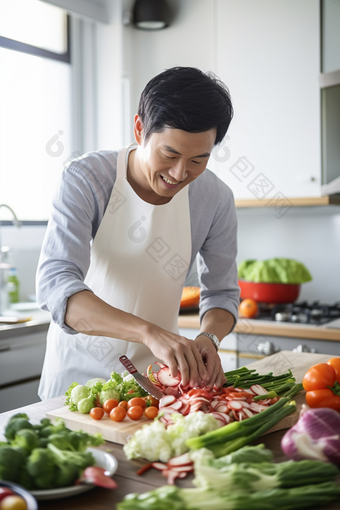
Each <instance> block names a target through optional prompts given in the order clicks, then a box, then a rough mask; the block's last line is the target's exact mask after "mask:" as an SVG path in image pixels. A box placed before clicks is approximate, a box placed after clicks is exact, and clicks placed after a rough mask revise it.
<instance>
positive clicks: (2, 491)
mask: <svg viewBox="0 0 340 510" xmlns="http://www.w3.org/2000/svg"><path fill="white" fill-rule="evenodd" d="M7 496H15V492H13V491H11V489H7V487H0V501H2V500H3V499H4V498H7Z"/></svg>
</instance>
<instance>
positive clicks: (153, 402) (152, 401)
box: [145, 395, 159, 407]
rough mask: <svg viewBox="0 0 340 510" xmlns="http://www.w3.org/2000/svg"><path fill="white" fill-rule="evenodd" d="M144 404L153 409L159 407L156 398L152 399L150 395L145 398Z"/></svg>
mask: <svg viewBox="0 0 340 510" xmlns="http://www.w3.org/2000/svg"><path fill="white" fill-rule="evenodd" d="M145 402H146V403H148V402H150V406H153V407H158V406H159V400H157V398H155V397H153V396H152V395H148V396H147V397H145Z"/></svg>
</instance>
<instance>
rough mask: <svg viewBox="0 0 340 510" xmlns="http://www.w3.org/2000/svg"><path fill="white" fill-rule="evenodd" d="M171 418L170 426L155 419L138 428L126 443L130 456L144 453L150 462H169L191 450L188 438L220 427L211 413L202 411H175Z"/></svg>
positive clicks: (125, 447) (127, 453) (144, 456)
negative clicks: (187, 444) (171, 423)
mask: <svg viewBox="0 0 340 510" xmlns="http://www.w3.org/2000/svg"><path fill="white" fill-rule="evenodd" d="M172 419H173V421H174V424H173V425H169V427H168V428H167V429H166V428H165V426H164V425H163V424H162V423H161V422H160V421H159V420H155V421H154V422H152V423H151V425H144V426H143V427H142V429H140V430H137V432H135V434H134V435H133V436H132V437H131V439H130V440H129V441H128V442H127V444H126V445H124V447H123V448H124V452H125V454H126V456H127V458H128V459H137V458H139V457H143V458H144V459H147V460H149V461H150V462H154V461H156V460H160V461H162V462H168V460H169V459H171V458H172V457H175V456H177V455H181V454H182V453H185V452H187V451H189V448H188V447H187V446H186V444H185V442H186V440H187V439H189V438H191V437H197V436H199V435H201V434H205V433H207V432H211V431H212V430H216V429H218V428H219V427H220V425H219V422H218V421H217V420H216V419H215V418H214V417H213V416H212V415H211V414H205V413H203V412H202V411H198V412H197V413H192V414H189V415H187V416H183V415H181V414H180V413H177V414H173V415H172Z"/></svg>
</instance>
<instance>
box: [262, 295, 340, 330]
mask: <svg viewBox="0 0 340 510" xmlns="http://www.w3.org/2000/svg"><path fill="white" fill-rule="evenodd" d="M338 318H340V301H337V302H336V303H334V304H333V305H328V304H323V303H320V302H319V301H314V302H312V303H308V302H307V301H302V302H301V303H288V304H276V305H267V304H263V303H261V304H260V305H259V312H258V314H257V316H256V317H254V318H253V320H268V321H273V322H285V323H287V322H289V323H299V324H310V325H314V326H320V325H322V324H326V323H328V322H331V321H333V320H335V319H338Z"/></svg>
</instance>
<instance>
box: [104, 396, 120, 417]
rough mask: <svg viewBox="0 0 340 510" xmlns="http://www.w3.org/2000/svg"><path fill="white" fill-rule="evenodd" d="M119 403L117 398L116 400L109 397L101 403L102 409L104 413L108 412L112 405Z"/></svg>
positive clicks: (115, 405)
mask: <svg viewBox="0 0 340 510" xmlns="http://www.w3.org/2000/svg"><path fill="white" fill-rule="evenodd" d="M118 404H119V402H118V400H116V399H115V398H109V400H106V401H105V402H104V404H103V409H104V411H105V412H106V414H110V412H111V411H112V409H113V408H114V407H117V406H118Z"/></svg>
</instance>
